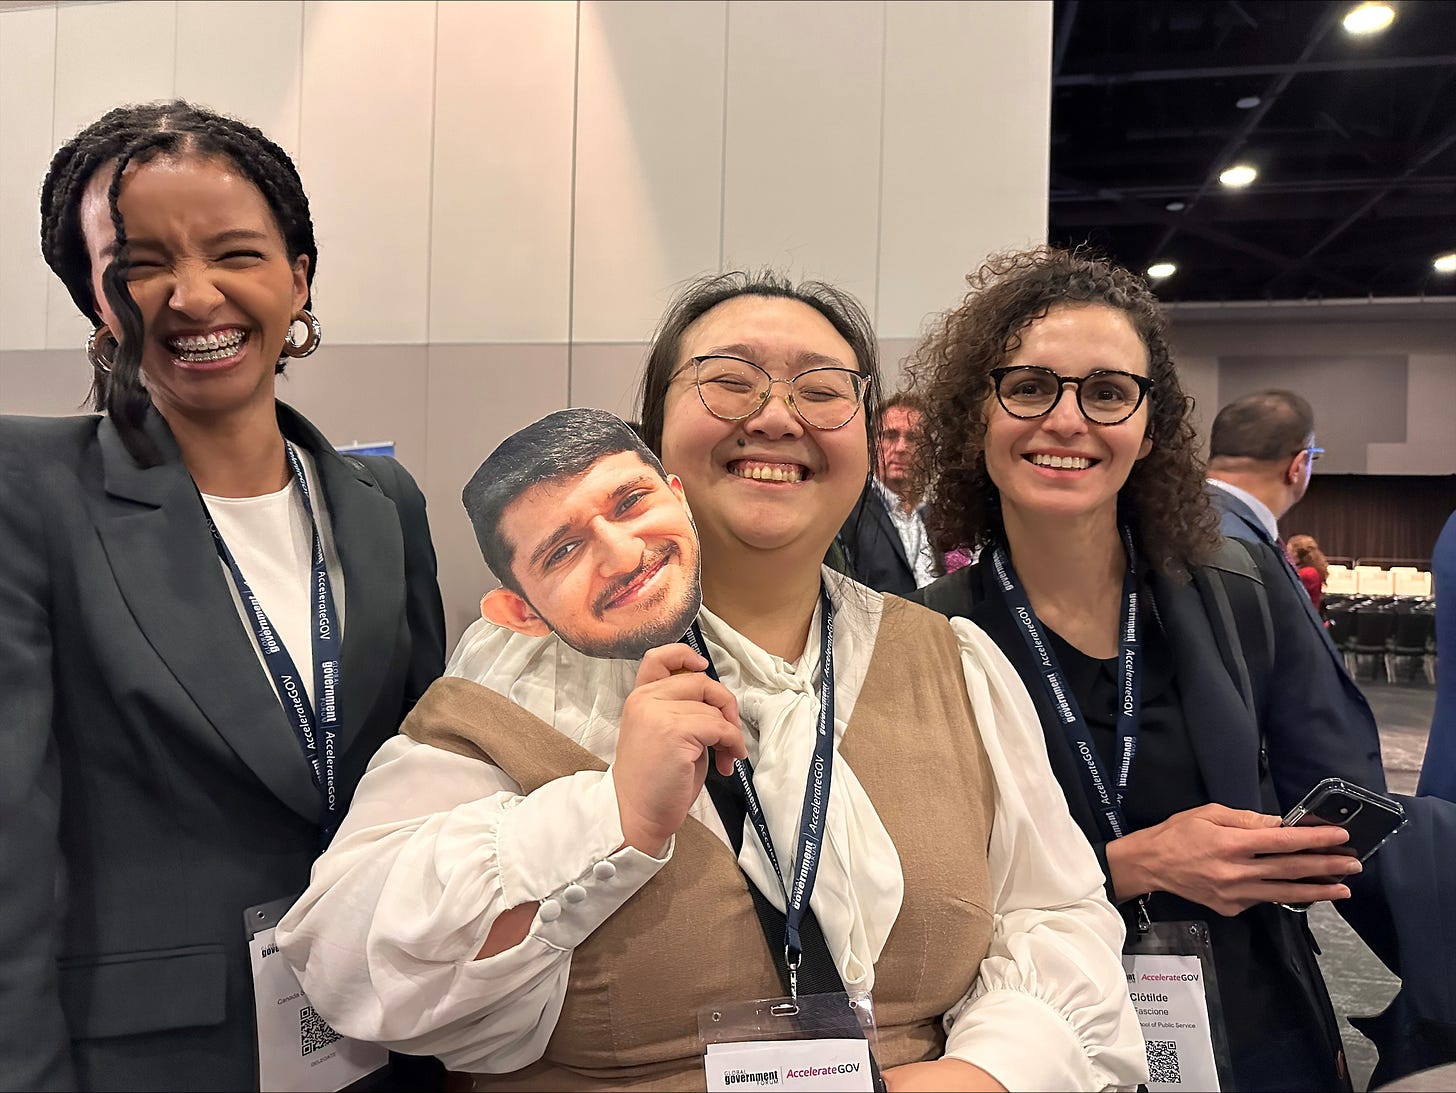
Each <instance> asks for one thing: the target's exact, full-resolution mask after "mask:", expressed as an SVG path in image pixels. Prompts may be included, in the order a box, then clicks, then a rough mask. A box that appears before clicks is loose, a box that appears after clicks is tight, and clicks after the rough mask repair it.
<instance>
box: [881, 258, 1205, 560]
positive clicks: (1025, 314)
mask: <svg viewBox="0 0 1456 1093" xmlns="http://www.w3.org/2000/svg"><path fill="white" fill-rule="evenodd" d="M966 281H967V283H968V284H969V285H970V289H971V291H970V292H969V294H967V296H966V298H965V299H964V300H963V301H962V302H961V304H960V306H959V307H956V308H954V309H952V310H951V311H948V312H946V313H945V314H944V315H943V316H941V317H940V319H939V320H938V321H937V322H936V323H935V325H934V326H933V327H932V328H931V331H930V333H929V334H928V335H927V336H926V338H925V340H924V341H923V342H922V343H921V345H920V347H919V348H918V349H917V350H916V352H915V355H914V357H913V359H912V361H911V364H910V367H909V372H910V376H911V380H912V384H913V389H914V391H915V393H916V394H917V395H919V396H920V399H921V400H922V402H923V403H924V405H925V407H926V411H925V416H924V418H923V419H922V421H921V434H922V435H921V440H920V446H919V449H918V451H917V453H916V463H917V466H918V471H919V476H920V479H921V481H923V482H927V483H929V484H930V486H931V488H930V491H929V495H930V504H929V505H928V506H927V510H928V511H927V514H926V525H927V527H928V529H929V531H930V535H931V537H932V539H933V540H934V541H935V544H936V546H937V547H939V548H940V549H941V550H944V551H949V550H953V549H955V548H956V547H963V546H964V547H970V546H981V545H985V544H988V543H991V542H998V541H1002V540H1003V539H1004V537H1005V525H1004V524H1003V522H1002V516H1001V504H1000V497H999V494H998V491H997V489H996V486H995V484H994V483H993V482H992V481H991V477H990V475H989V474H988V473H987V471H986V456H985V440H986V414H987V411H988V408H989V407H990V405H991V404H990V401H989V400H990V399H992V398H993V397H994V396H993V392H992V383H991V370H992V369H994V368H998V367H1000V366H1001V365H1002V364H1004V363H1005V362H1006V360H1007V359H1008V358H1009V357H1010V356H1011V355H1012V354H1014V353H1015V352H1016V350H1017V349H1018V348H1020V345H1021V338H1020V332H1021V331H1022V330H1024V329H1025V328H1026V327H1027V326H1028V325H1029V324H1031V323H1033V322H1035V321H1036V320H1038V319H1041V318H1043V317H1044V316H1045V315H1046V314H1047V312H1048V311H1050V310H1051V309H1052V308H1054V307H1057V306H1059V305H1063V304H1070V305H1074V306H1076V305H1086V304H1092V305H1098V306H1102V307H1111V308H1116V309H1117V310H1119V311H1121V312H1123V313H1124V314H1125V315H1126V316H1127V318H1128V321H1129V322H1131V323H1132V326H1133V329H1134V330H1136V331H1137V334H1138V337H1139V338H1140V339H1141V340H1142V343H1143V345H1144V346H1145V347H1146V348H1147V351H1148V375H1149V377H1150V378H1151V379H1152V381H1153V385H1152V389H1151V391H1150V392H1149V394H1148V402H1149V420H1148V436H1149V438H1150V439H1151V440H1152V451H1151V452H1150V453H1149V454H1148V455H1147V456H1146V457H1145V458H1143V459H1141V460H1139V461H1138V462H1137V463H1136V464H1135V465H1134V466H1133V469H1132V473H1131V474H1130V475H1129V476H1128V479H1127V482H1126V483H1125V484H1124V485H1123V488H1122V492H1121V494H1120V496H1119V499H1118V507H1119V510H1120V511H1121V513H1122V515H1123V518H1124V519H1127V520H1128V521H1129V522H1130V523H1131V524H1132V526H1133V528H1134V529H1135V530H1136V532H1137V534H1138V537H1139V539H1140V541H1141V545H1142V549H1143V551H1144V554H1145V556H1146V557H1147V559H1148V561H1149V562H1150V564H1152V565H1153V566H1154V567H1155V568H1157V569H1159V570H1160V571H1162V572H1164V573H1167V574H1169V575H1172V576H1182V575H1185V574H1186V573H1187V570H1188V567H1189V566H1192V565H1197V564H1200V563H1202V562H1205V561H1207V560H1208V558H1209V557H1210V556H1211V555H1212V553H1213V551H1214V550H1215V548H1216V547H1217V544H1218V522H1217V519H1216V517H1215V515H1214V513H1213V510H1212V507H1211V506H1210V504H1209V501H1208V497H1207V494H1206V493H1205V489H1204V474H1205V468H1204V464H1203V462H1202V460H1201V459H1200V458H1199V457H1198V441H1197V438H1196V436H1195V434H1194V431H1193V426H1192V424H1191V422H1190V421H1189V411H1190V410H1191V408H1192V405H1193V400H1192V399H1191V398H1189V397H1188V395H1186V394H1184V392H1183V388H1182V386H1181V385H1180V384H1179V382H1178V373H1177V370H1176V369H1175V367H1174V365H1173V360H1172V355H1171V353H1170V351H1169V348H1168V338H1167V322H1166V320H1165V318H1164V317H1163V312H1162V309H1161V307H1160V306H1159V304H1158V301H1157V299H1156V298H1155V297H1154V296H1153V294H1152V292H1151V291H1150V290H1149V288H1148V286H1147V284H1146V283H1145V282H1144V281H1143V280H1142V279H1141V278H1140V277H1137V276H1136V275H1134V274H1132V273H1130V272H1128V271H1127V270H1125V269H1122V268H1121V267H1119V266H1115V265H1113V264H1112V263H1110V262H1108V261H1106V260H1104V259H1102V258H1100V257H1097V256H1094V255H1090V254H1089V253H1087V252H1086V251H1082V250H1078V251H1067V250H1060V249H1057V248H1053V247H1037V248H1035V249H1032V250H1026V251H1010V252H1007V253H1004V254H998V255H993V256H992V257H991V258H989V259H987V261H986V262H985V264H984V265H982V266H981V268H980V269H979V270H977V271H976V272H975V273H973V274H971V275H970V276H968V277H967V278H966Z"/></svg>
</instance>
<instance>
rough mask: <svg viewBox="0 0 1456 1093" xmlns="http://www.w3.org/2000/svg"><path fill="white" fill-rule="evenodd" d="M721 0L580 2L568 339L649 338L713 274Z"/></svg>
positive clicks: (718, 191)
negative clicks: (683, 295) (677, 290)
mask: <svg viewBox="0 0 1456 1093" xmlns="http://www.w3.org/2000/svg"><path fill="white" fill-rule="evenodd" d="M725 11H726V5H725V3H724V2H723V0H715V2H712V3H695V4H659V3H644V2H629V3H621V2H617V0H611V2H606V3H603V2H600V0H591V2H588V3H584V4H582V6H581V53H580V65H579V69H578V71H579V73H580V81H581V82H580V92H579V96H578V101H579V109H578V116H577V140H576V232H575V249H574V261H573V269H574V299H573V302H572V332H571V337H572V340H573V341H574V342H581V341H639V340H641V339H644V338H648V337H650V336H651V334H652V331H653V329H654V328H655V327H656V325H657V320H658V318H659V317H660V315H661V313H662V311H663V309H664V308H665V306H666V304H667V301H668V299H669V298H670V297H671V295H672V291H673V288H674V286H675V285H676V284H678V283H679V282H681V281H683V280H686V279H687V278H690V277H694V276H697V275H698V274H700V273H703V272H705V271H710V270H715V269H717V268H718V245H719V233H720V227H721V211H722V179H723V65H724V14H725Z"/></svg>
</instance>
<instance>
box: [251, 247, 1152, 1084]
mask: <svg viewBox="0 0 1456 1093" xmlns="http://www.w3.org/2000/svg"><path fill="white" fill-rule="evenodd" d="M876 358H877V353H876V348H875V340H874V336H873V333H872V331H871V329H870V325H869V322H868V319H867V317H866V316H865V315H864V313H863V311H862V310H861V308H860V307H859V305H858V304H857V303H855V302H854V301H853V300H852V299H851V298H849V297H847V296H846V295H844V294H843V293H840V292H838V291H836V290H833V289H830V288H828V287H826V286H822V285H812V284H810V285H800V286H797V287H796V286H793V285H790V284H788V283H787V282H784V281H782V280H780V279H777V278H774V277H769V276H764V277H757V278H755V277H749V276H745V275H727V276H723V277H715V278H709V279H707V280H705V281H702V282H699V283H697V284H695V285H693V286H691V287H690V288H689V289H687V290H686V291H685V293H684V294H683V295H681V296H680V297H679V298H678V300H677V301H676V302H675V303H674V304H673V306H672V307H671V309H670V310H669V312H668V315H667V318H666V319H665V321H664V324H663V327H662V329H661V331H660V332H659V334H658V337H657V339H656V341H655V344H654V346H653V349H652V353H651V357H650V359H649V362H648V365H647V375H646V379H645V382H644V385H643V401H642V406H641V411H642V414H641V418H642V422H643V434H644V439H645V440H646V441H647V443H648V445H649V446H651V447H652V448H653V449H654V450H655V451H657V452H658V453H659V454H660V455H661V459H662V464H663V467H664V468H665V470H666V472H669V473H670V474H671V475H673V476H675V478H676V479H677V480H680V482H681V487H682V491H683V495H684V497H685V499H686V502H687V505H688V507H689V509H690V510H691V514H692V518H693V521H694V522H695V524H696V526H697V531H698V538H699V541H700V548H701V559H702V563H701V568H702V573H701V585H702V600H703V609H702V611H701V613H700V615H699V618H698V620H697V625H696V626H695V627H694V629H693V631H692V632H691V634H690V638H691V641H692V643H694V644H696V645H697V651H695V650H694V649H693V648H691V647H690V646H689V644H672V645H667V646H663V647H660V648H656V649H653V650H651V651H650V652H648V653H647V655H646V656H645V657H643V658H642V659H641V661H640V663H639V662H635V661H623V660H599V659H596V660H594V659H592V658H590V657H586V656H584V655H581V654H580V653H578V652H576V651H575V650H573V649H571V648H569V647H568V646H567V645H566V644H565V643H564V642H562V641H561V639H560V638H558V637H556V636H550V635H547V636H531V635H529V634H521V633H515V632H513V631H512V630H510V629H507V628H502V627H499V626H495V625H492V624H490V623H488V622H484V621H483V622H481V623H477V624H476V626H475V627H474V628H472V630H471V631H470V632H469V633H467V635H466V637H465V639H464V640H463V641H462V643H461V646H460V648H459V649H458V650H457V651H456V653H455V655H454V657H453V658H452V661H451V664H450V667H449V668H448V670H447V678H446V679H444V680H441V681H440V682H439V683H438V684H437V685H436V686H435V687H434V688H432V690H431V692H430V694H429V695H427V696H426V698H425V699H424V700H423V701H422V703H421V705H420V707H419V708H417V710H416V712H415V714H413V715H412V716H411V718H410V720H409V721H408V722H406V725H405V730H404V731H405V734H406V735H405V737H402V738H401V739H400V740H398V741H394V742H391V743H389V744H387V745H386V746H385V747H384V749H382V750H381V752H380V754H379V756H378V757H377V758H376V760H375V763H374V765H373V768H372V770H371V772H370V774H369V775H368V776H367V777H366V778H365V780H364V783H363V785H362V786H361V789H360V793H359V795H358V796H357V798H356V801H355V807H354V810H353V812H352V813H351V814H350V816H349V818H348V819H347V820H346V822H345V825H344V828H343V829H342V831H341V833H340V837H339V839H338V840H337V841H336V843H335V844H334V847H333V848H332V849H331V850H330V851H329V853H328V854H326V855H325V856H324V858H323V859H321V861H320V864H319V867H318V869H317V870H316V872H315V875H314V882H313V884H312V885H311V886H310V888H309V890H308V892H307V893H306V894H305V896H304V898H303V900H302V901H300V903H299V904H298V905H297V906H295V908H294V909H293V911H292V912H290V914H289V916H288V918H287V919H285V921H284V923H283V927H282V929H281V930H280V936H281V938H282V944H283V947H284V950H285V952H286V954H287V955H288V957H289V959H290V961H291V962H292V963H293V964H294V966H295V967H296V968H297V969H298V970H299V972H300V974H301V976H302V979H303V981H304V984H305V986H306V988H307V989H308V991H309V994H310V997H311V998H313V999H314V1001H315V1003H316V1004H317V1005H318V1006H319V1008H320V1010H321V1011H322V1012H323V1013H324V1014H325V1015H326V1016H327V1017H328V1018H329V1019H330V1021H332V1022H333V1023H334V1024H335V1026H336V1027H338V1028H339V1029H340V1030H341V1031H346V1032H348V1033H350V1034H352V1035H359V1036H365V1037H370V1038H379V1039H383V1040H386V1041H388V1042H391V1043H393V1044H395V1045H397V1046H401V1047H405V1048H406V1049H407V1050H411V1051H425V1050H428V1051H434V1052H437V1053H439V1054H440V1055H441V1056H442V1058H444V1060H445V1061H446V1063H447V1065H449V1066H450V1067H451V1068H452V1069H455V1070H457V1071H470V1072H474V1074H475V1078H474V1084H475V1086H476V1088H494V1087H496V1086H497V1085H499V1086H500V1087H501V1088H578V1089H594V1088H608V1087H610V1088H642V1089H679V1088H695V1087H696V1088H702V1086H703V1082H704V1080H705V1076H704V1069H703V1068H704V1062H703V1056H702V1054H701V1048H700V1046H699V1042H698V1035H697V1024H696V1016H695V1015H696V1012H697V1010H698V1008H699V1007H700V1006H704V1005H710V1004H717V1003H727V1002H731V1001H745V1000H748V999H756V998H765V997H772V996H776V995H780V994H783V993H784V990H785V987H784V984H785V982H792V978H791V977H789V976H787V975H786V972H785V967H784V965H785V963H786V957H787V958H788V959H787V963H793V957H794V953H795V950H794V940H795V939H793V938H792V937H790V936H789V935H787V934H784V935H774V936H773V937H772V938H771V939H767V940H766V934H765V929H766V927H763V926H761V925H760V920H759V917H758V915H757V914H756V912H755V907H754V898H753V897H752V895H751V891H752V890H757V891H758V892H760V893H761V894H762V896H763V897H764V899H765V901H766V902H767V903H769V904H770V905H771V908H772V913H773V914H783V913H784V912H785V911H787V912H788V914H787V919H788V920H789V921H794V920H795V919H796V916H799V915H800V914H801V913H802V915H803V917H802V922H801V925H803V924H806V923H808V922H809V921H810V918H811V916H812V919H813V920H814V922H815V923H816V924H817V925H816V927H815V928H817V929H819V930H821V931H822V938H823V945H824V948H825V949H826V950H827V956H826V964H827V965H828V967H827V968H826V969H825V972H826V975H825V977H823V978H818V979H816V981H815V983H814V984H813V985H810V984H807V983H806V984H800V986H801V987H804V989H806V990H814V991H817V990H829V989H832V990H839V989H850V990H864V989H868V990H872V991H873V995H874V998H875V1012H876V1015H877V1020H878V1025H879V1058H878V1062H879V1064H880V1066H881V1067H882V1068H883V1071H884V1076H885V1080H886V1082H887V1083H888V1086H889V1088H891V1089H915V1088H934V1089H1003V1088H1013V1089H1015V1088H1065V1089H1101V1088H1119V1087H1132V1086H1135V1085H1136V1084H1137V1083H1138V1082H1139V1081H1140V1080H1142V1079H1143V1078H1144V1076H1145V1071H1144V1056H1143V1048H1142V1041H1141V1037H1140V1036H1139V1034H1138V1031H1137V1028H1136V1023H1135V1019H1134V1017H1133V1014H1132V1012H1131V1008H1130V1004H1129V1001H1128V997H1127V992H1126V988H1125V985H1124V984H1125V981H1124V976H1123V972H1122V969H1121V967H1120V964H1119V961H1118V956H1117V949H1118V946H1119V945H1120V942H1121V936H1122V929H1121V926H1120V925H1119V923H1118V922H1117V919H1116V916H1115V914H1114V913H1113V911H1112V909H1111V908H1110V906H1109V905H1108V904H1107V902H1106V900H1105V897H1104V896H1103V894H1102V890H1101V875H1100V873H1099V872H1098V870H1097V868H1096V864H1095V861H1094V859H1093V858H1092V857H1091V855H1090V852H1089V850H1088V848H1087V846H1086V843H1085V841H1084V840H1083V839H1082V837H1081V835H1080V834H1079V833H1078V832H1077V830H1076V828H1075V826H1074V825H1073V824H1072V822H1071V820H1070V818H1069V816H1068V815H1067V813H1066V810H1065V808H1064V807H1062V806H1061V805H1060V804H1059V803H1057V802H1056V798H1055V794H1056V789H1055V784H1054V782H1053V780H1052V777H1051V773H1050V770H1049V769H1048V767H1047V763H1046V757H1045V752H1044V749H1043V746H1042V744H1041V742H1040V739H1039V732H1038V729H1037V727H1036V723H1035V717H1034V713H1033V711H1032V709H1031V707H1030V704H1029V702H1028V699H1027V696H1026V692H1025V690H1024V688H1022V687H1021V685H1020V684H1019V683H1018V681H1017V680H1016V679H1015V677H1014V673H1012V672H1011V671H1010V669H1009V667H1008V666H1007V664H1006V662H1005V660H1004V658H1002V657H1001V656H1000V654H999V653H997V652H996V650H995V648H994V647H993V646H991V645H990V643H989V642H987V641H986V640H985V639H984V637H983V636H982V635H981V634H980V633H979V632H978V631H977V630H976V629H975V628H974V627H971V626H967V625H963V624H954V623H947V622H946V621H945V620H943V619H940V618H938V617H937V616H935V615H933V614H932V613H930V612H927V611H925V610H923V609H920V608H917V607H915V606H913V605H910V604H907V603H905V602H904V601H901V600H896V599H894V598H892V597H884V596H880V595H879V594H877V593H874V592H872V591H870V590H868V589H866V588H863V587H862V586H859V585H856V584H854V583H853V582H851V581H849V580H847V579H845V578H843V577H841V576H840V575H838V574H835V573H833V572H831V571H828V570H826V569H824V568H823V567H822V566H821V560H822V558H823V557H824V553H825V549H826V547H827V546H828V545H829V543H830V541H831V540H832V539H833V537H834V535H835V533H836V531H837V530H838V529H839V527H840V526H841V525H842V524H843V522H844V519H845V516H846V515H847V514H848V512H849V510H850V508H851V507H852V506H853V505H854V503H855V502H856V500H857V499H858V497H859V495H860V492H861V491H862V490H863V489H864V488H865V486H866V483H867V477H868V471H869V453H870V452H871V451H872V450H873V438H872V435H871V428H870V426H871V424H872V420H873V410H874V391H875V389H876V371H877V359H876ZM563 526H565V527H567V528H568V533H567V534H566V537H565V540H564V541H565V542H567V543H573V542H576V541H578V537H577V536H576V535H575V534H574V533H571V532H570V531H569V528H570V527H571V521H570V519H566V520H564V521H563ZM581 541H583V542H584V541H585V540H584V538H582V540H581ZM634 549H637V550H639V551H645V550H646V549H647V545H646V542H645V540H643V542H642V545H641V546H639V547H636V548H634ZM533 553H534V552H533ZM542 556H544V557H548V558H549V557H552V556H553V555H552V552H551V550H550V549H549V548H548V549H546V552H545V554H544V555H542ZM710 665H711V671H710ZM715 677H716V678H715ZM512 703H514V704H515V705H514V706H512V705H511V704H512ZM821 715H822V718H823V720H822V722H821ZM735 759H747V760H748V761H749V763H750V764H751V767H752V780H753V784H754V786H755V788H756V794H757V798H758V800H759V802H761V813H762V824H759V823H757V822H755V814H754V813H753V812H752V811H750V813H749V814H748V816H747V818H745V816H744V814H743V813H741V812H740V813H739V814H738V818H737V819H736V821H734V822H725V820H724V815H725V814H727V810H726V809H723V810H720V806H719V805H718V800H717V798H716V797H715V791H714V790H713V788H712V786H713V783H714V780H715V778H716V777H717V774H725V773H727V772H728V771H729V770H730V769H731V766H732V763H733V760H735ZM710 766H711V767H713V768H714V770H715V771H716V772H717V774H714V773H710V771H709V768H710ZM705 780H706V781H707V783H708V785H709V789H708V791H707V792H705V791H704V785H705ZM1048 801H1051V802H1053V803H1052V806H1051V807H1048V805H1047V802H1048ZM768 844H772V846H773V847H774V848H775V849H776V855H774V856H771V855H770V854H769V853H768V851H767V849H766V847H767V845H768ZM806 876H812V877H813V882H812V890H811V891H810V892H809V893H808V895H807V896H805V895H804V889H805V887H806V886H807V882H806V881H805V880H804V878H805V877H806ZM781 878H782V880H781ZM786 889H787V890H788V895H787V896H786V894H785V892H786ZM805 905H807V913H805V912H804V908H805ZM768 917H771V915H769V916H768ZM765 921H767V917H766V919H765ZM808 936H809V927H808V926H807V925H805V926H804V930H803V933H802V935H801V938H800V940H802V939H803V938H807V937H808ZM780 938H782V939H783V940H782V941H781V940H780ZM809 947H810V946H809V944H808V943H807V942H806V943H804V945H803V949H804V950H805V955H806V957H807V950H808V949H809ZM786 950H787V952H786ZM796 974H802V975H805V976H807V975H808V965H807V963H806V964H805V965H803V967H802V968H801V969H800V971H798V972H796Z"/></svg>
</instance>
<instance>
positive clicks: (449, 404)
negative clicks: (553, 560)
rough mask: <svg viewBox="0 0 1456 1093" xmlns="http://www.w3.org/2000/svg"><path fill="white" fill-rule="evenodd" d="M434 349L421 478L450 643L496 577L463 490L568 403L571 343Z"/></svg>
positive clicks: (474, 614)
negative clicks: (518, 435)
mask: <svg viewBox="0 0 1456 1093" xmlns="http://www.w3.org/2000/svg"><path fill="white" fill-rule="evenodd" d="M429 355H430V386H429V401H428V411H427V414H428V416H427V422H428V435H427V438H426V439H427V449H426V450H427V453H428V454H427V455H426V467H427V468H428V470H427V473H426V476H425V479H424V480H423V481H422V482H421V483H420V484H421V485H422V486H423V487H424V489H425V496H426V499H427V500H428V502H429V506H430V533H431V535H432V536H433V538H434V540H435V553H436V555H437V556H438V558H439V564H440V592H441V595H442V596H444V599H445V629H446V644H445V648H446V649H447V650H449V649H453V648H454V646H455V642H456V641H457V640H458V639H459V637H460V635H461V633H462V632H463V631H464V630H465V627H466V626H468V625H470V623H472V622H474V621H475V620H476V619H477V618H479V617H480V597H481V595H482V594H483V593H484V592H485V591H486V590H487V589H489V588H493V587H495V584H496V582H495V581H494V580H493V579H492V578H491V576H490V571H489V570H487V569H486V568H485V562H484V561H483V560H482V559H481V557H480V548H479V547H478V546H477V545H476V542H475V532H474V531H473V530H472V529H471V527H470V521H469V520H468V519H467V518H466V516H465V509H464V507H463V506H462V505H461V503H460V491H461V489H463V488H464V486H465V483H466V482H467V481H468V480H469V478H470V476H471V475H472V474H474V473H475V469H476V468H477V467H479V466H480V464H481V462H482V461H483V460H484V459H485V457H486V456H487V455H489V454H490V453H491V452H492V451H493V450H494V449H495V446H496V445H497V444H499V443H500V442H501V441H502V440H504V439H505V438H506V437H508V436H510V435H511V433H513V432H515V431H516V430H517V429H520V428H522V427H523V426H526V425H529V424H530V423H531V422H533V421H535V420H536V419H537V418H539V417H544V416H545V415H546V414H549V413H551V412H552V411H553V410H560V409H562V408H563V407H564V406H565V405H566V346H564V345H432V346H430V350H429ZM526 377H529V381H527V380H526Z"/></svg>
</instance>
